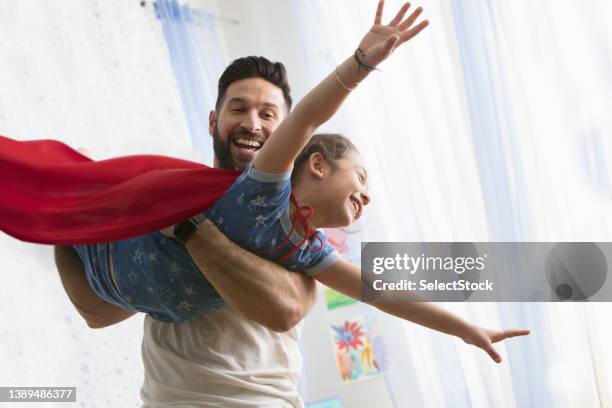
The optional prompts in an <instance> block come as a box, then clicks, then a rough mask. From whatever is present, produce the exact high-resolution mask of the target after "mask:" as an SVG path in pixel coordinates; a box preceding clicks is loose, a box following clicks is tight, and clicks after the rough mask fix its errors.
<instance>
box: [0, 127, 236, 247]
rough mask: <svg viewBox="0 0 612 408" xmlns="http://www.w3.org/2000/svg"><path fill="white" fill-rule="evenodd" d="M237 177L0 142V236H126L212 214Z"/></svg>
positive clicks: (72, 239) (190, 166)
mask: <svg viewBox="0 0 612 408" xmlns="http://www.w3.org/2000/svg"><path fill="white" fill-rule="evenodd" d="M239 174H240V171H236V170H221V169H215V168H211V167H207V166H204V165H202V164H199V163H194V162H190V161H186V160H180V159H173V158H170V157H164V156H152V155H146V156H128V157H120V158H116V159H110V160H101V161H94V160H91V159H89V158H87V157H85V156H83V155H82V154H80V153H78V152H76V151H75V150H73V149H71V148H70V147H68V146H66V145H65V144H63V143H61V142H57V141H53V140H37V141H26V142H19V141H15V140H12V139H9V138H6V137H2V136H0V230H2V231H3V232H5V233H7V234H9V235H11V236H13V237H15V238H18V239H20V240H23V241H29V242H36V243H41V244H60V245H75V244H88V243H96V242H109V241H117V240H121V239H127V238H132V237H135V236H138V235H143V234H147V233H150V232H153V231H156V230H159V229H161V228H164V227H167V226H169V225H172V224H176V223H177V222H180V221H182V220H185V219H186V218H188V217H190V216H192V215H195V214H198V213H200V212H202V211H204V210H206V209H208V208H210V207H211V206H212V204H213V203H214V202H215V201H217V200H218V199H219V198H220V197H221V196H222V195H223V193H224V192H225V191H226V190H227V189H228V188H229V187H230V185H231V184H232V183H233V181H234V180H235V179H236V177H237V176H238V175H239Z"/></svg>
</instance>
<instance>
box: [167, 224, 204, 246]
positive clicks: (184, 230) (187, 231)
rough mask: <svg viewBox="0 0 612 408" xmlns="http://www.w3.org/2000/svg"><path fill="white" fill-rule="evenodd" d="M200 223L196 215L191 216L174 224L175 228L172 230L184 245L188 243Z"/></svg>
mask: <svg viewBox="0 0 612 408" xmlns="http://www.w3.org/2000/svg"><path fill="white" fill-rule="evenodd" d="M199 226H200V224H199V223H198V221H197V220H196V219H195V217H191V218H189V219H187V220H185V221H183V222H179V223H178V224H176V225H175V226H174V230H173V231H172V233H173V235H174V238H175V239H176V240H177V241H179V242H180V243H182V244H183V245H186V244H187V241H188V240H189V238H191V236H192V235H193V233H194V232H196V231H197V230H198V227H199Z"/></svg>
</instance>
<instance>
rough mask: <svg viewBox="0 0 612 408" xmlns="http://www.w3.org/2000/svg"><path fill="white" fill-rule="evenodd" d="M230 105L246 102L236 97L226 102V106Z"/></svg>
mask: <svg viewBox="0 0 612 408" xmlns="http://www.w3.org/2000/svg"><path fill="white" fill-rule="evenodd" d="M230 103H247V100H246V99H244V98H240V97H238V96H234V97H233V98H231V99H229V100H228V101H227V104H228V105H229V104H230Z"/></svg>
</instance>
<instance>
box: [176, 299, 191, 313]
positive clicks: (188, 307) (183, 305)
mask: <svg viewBox="0 0 612 408" xmlns="http://www.w3.org/2000/svg"><path fill="white" fill-rule="evenodd" d="M178 308H179V309H185V310H186V311H188V312H189V311H191V308H193V305H192V304H191V303H189V302H187V301H186V300H183V301H182V302H181V303H179V305H178Z"/></svg>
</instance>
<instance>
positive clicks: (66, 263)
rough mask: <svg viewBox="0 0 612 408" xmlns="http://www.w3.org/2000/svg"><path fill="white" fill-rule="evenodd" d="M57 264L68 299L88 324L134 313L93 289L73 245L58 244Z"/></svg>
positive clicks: (103, 324)
mask: <svg viewBox="0 0 612 408" xmlns="http://www.w3.org/2000/svg"><path fill="white" fill-rule="evenodd" d="M55 264H56V265H57V270H58V271H59V275H60V279H61V280H62V285H64V290H65V291H66V294H67V295H68V298H69V299H70V301H71V302H72V304H73V305H74V307H75V308H76V310H77V311H78V312H79V314H80V315H81V316H83V318H84V319H85V321H86V322H87V325H88V326H89V327H91V328H93V329H98V328H101V327H106V326H110V325H113V324H115V323H119V322H121V321H123V320H125V319H127V318H128V317H130V316H132V315H133V314H134V312H130V311H128V310H125V309H122V308H120V307H118V306H115V305H113V304H110V303H108V302H106V301H105V300H104V299H102V298H101V297H99V296H98V295H97V294H96V292H94V291H93V289H91V287H90V286H89V283H88V282H87V279H86V278H85V271H84V270H83V262H81V258H79V255H78V254H77V253H76V251H75V250H74V248H73V247H71V246H56V247H55Z"/></svg>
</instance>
